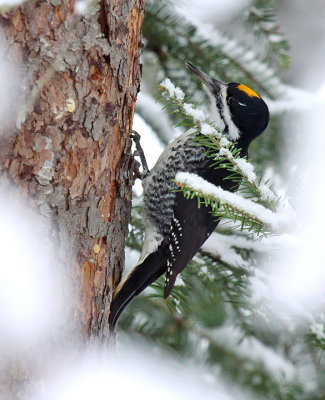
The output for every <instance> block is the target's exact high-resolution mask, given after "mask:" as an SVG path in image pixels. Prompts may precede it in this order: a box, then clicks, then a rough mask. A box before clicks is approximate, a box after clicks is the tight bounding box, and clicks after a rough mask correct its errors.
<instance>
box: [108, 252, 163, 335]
mask: <svg viewBox="0 0 325 400" xmlns="http://www.w3.org/2000/svg"><path fill="white" fill-rule="evenodd" d="M165 271H166V259H165V257H164V254H163V251H162V249H159V250H157V251H156V252H154V253H151V254H149V255H148V257H147V258H146V259H145V260H144V261H143V262H142V263H141V264H138V265H136V266H135V268H134V269H133V271H131V273H130V274H129V275H128V276H127V277H126V279H125V280H124V281H122V282H121V283H120V284H119V286H118V287H117V288H116V290H115V293H114V295H113V300H112V303H111V307H110V314H109V320H108V322H109V329H110V332H113V331H114V328H115V325H116V323H117V321H118V319H119V317H120V315H121V314H122V311H123V310H124V308H125V307H126V306H127V305H128V304H129V303H130V301H131V300H133V298H134V297H135V296H137V295H138V294H139V293H141V292H142V291H143V290H144V289H145V288H146V287H147V286H149V285H151V284H152V283H153V282H154V281H155V280H156V279H158V278H159V277H160V276H161V275H162V274H163V273H164V272H165Z"/></svg>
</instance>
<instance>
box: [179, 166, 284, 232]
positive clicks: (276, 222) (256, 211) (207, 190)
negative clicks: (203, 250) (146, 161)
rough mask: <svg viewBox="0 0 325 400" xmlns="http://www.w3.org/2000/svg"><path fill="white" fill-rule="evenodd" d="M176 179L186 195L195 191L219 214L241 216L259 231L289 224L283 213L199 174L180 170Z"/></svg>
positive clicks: (246, 223)
mask: <svg viewBox="0 0 325 400" xmlns="http://www.w3.org/2000/svg"><path fill="white" fill-rule="evenodd" d="M175 180H176V183H177V185H178V186H179V187H181V190H182V191H183V192H184V194H185V195H187V196H188V197H191V194H192V193H194V194H195V195H197V196H199V197H200V198H204V200H205V202H206V203H207V202H208V204H209V205H211V206H212V210H213V211H214V212H216V213H217V215H218V216H222V217H226V218H231V219H234V218H233V216H235V219H238V217H241V218H243V221H244V223H243V225H246V226H248V227H252V229H253V228H254V229H255V228H257V230H258V231H263V232H265V233H267V232H279V231H282V230H283V228H284V227H285V225H286V224H287V221H286V219H285V218H283V216H282V215H278V214H276V213H274V212H273V211H271V210H268V209H267V208H265V207H263V206H262V205H260V204H257V203H255V202H253V201H251V200H248V199H245V198H243V197H241V196H239V195H238V194H236V193H231V192H229V191H227V190H223V189H221V188H220V187H218V186H215V185H213V184H212V183H209V182H207V181H206V180H205V179H203V178H201V177H200V176H198V175H195V174H190V173H188V172H178V173H177V174H176V178H175ZM192 197H193V196H192ZM208 204H206V205H208Z"/></svg>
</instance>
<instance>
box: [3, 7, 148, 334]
mask: <svg viewBox="0 0 325 400" xmlns="http://www.w3.org/2000/svg"><path fill="white" fill-rule="evenodd" d="M143 13H144V0H100V2H99V4H97V5H96V6H95V8H94V9H93V10H92V12H91V13H90V15H87V16H84V17H81V16H79V15H76V14H75V13H74V3H73V1H72V0H64V1H61V0H52V1H50V0H34V1H29V2H27V3H25V4H23V5H22V6H20V7H18V8H16V9H15V10H12V11H9V12H7V13H5V14H2V15H0V23H1V27H2V32H1V38H0V39H1V41H2V46H3V47H4V49H2V50H3V51H2V52H3V54H5V57H6V58H5V62H6V63H7V64H8V65H10V66H11V67H12V71H14V70H18V72H19V76H20V82H19V85H20V86H19V97H20V100H19V99H18V98H17V99H16V100H15V101H14V103H15V104H18V107H17V109H16V112H12V107H9V108H8V109H10V115H11V114H13V115H14V118H13V119H10V118H9V117H8V118H6V119H5V120H2V121H1V132H0V133H1V135H0V168H1V171H2V176H3V177H4V178H5V179H7V180H9V181H11V182H14V183H15V185H16V186H18V187H19V188H21V190H23V191H24V192H25V193H28V195H29V197H30V198H32V199H33V200H34V205H35V206H37V207H38V208H39V210H40V212H41V214H42V215H43V216H45V217H46V218H47V219H48V220H49V221H50V223H51V229H50V231H49V232H48V234H49V236H51V237H53V235H54V237H55V239H56V242H57V245H58V247H59V251H58V252H57V253H56V261H57V268H58V269H59V270H62V271H64V279H63V281H65V279H67V277H69V279H70V280H71V281H72V284H73V286H74V287H75V288H76V290H75V293H74V295H75V296H74V299H76V301H75V302H74V303H72V304H71V303H67V305H66V315H65V318H66V327H68V328H67V330H69V331H73V330H74V331H79V332H81V333H82V337H83V338H85V339H89V338H105V337H107V332H108V326H107V324H108V322H107V320H108V314H109V304H110V299H111V295H112V290H113V288H114V286H115V285H116V283H117V282H118V280H119V279H120V276H121V273H122V270H123V265H124V245H125V237H126V235H127V231H128V222H129V217H130V208H131V187H132V183H133V172H132V165H133V163H132V161H133V160H132V156H131V155H130V147H131V140H130V139H129V130H130V128H131V125H132V118H133V112H134V106H135V100H136V95H137V93H138V91H139V85H140V75H141V68H140V63H139V55H140V48H141V39H140V30H141V26H142V20H143ZM18 100H19V101H18ZM21 100H22V101H21Z"/></svg>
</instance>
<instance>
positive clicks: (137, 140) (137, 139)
mask: <svg viewBox="0 0 325 400" xmlns="http://www.w3.org/2000/svg"><path fill="white" fill-rule="evenodd" d="M130 132H131V134H130V137H131V138H132V139H133V140H134V143H135V148H136V151H135V152H134V153H133V155H134V156H139V157H140V160H141V164H142V169H143V172H142V174H141V179H143V178H145V177H146V176H147V175H148V174H149V172H150V171H149V168H148V164H147V160H146V157H145V155H144V151H143V149H142V147H141V144H140V138H141V136H140V135H139V134H138V132H136V131H134V130H130Z"/></svg>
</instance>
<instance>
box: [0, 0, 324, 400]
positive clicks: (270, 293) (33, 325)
mask: <svg viewBox="0 0 325 400" xmlns="http://www.w3.org/2000/svg"><path fill="white" fill-rule="evenodd" d="M245 1H246V0H245ZM246 2H247V1H246ZM8 3H9V1H3V0H1V3H0V5H2V4H6V5H7V4H8ZM243 3H244V1H243V0H228V1H227V2H225V1H224V0H218V1H217V0H187V1H186V2H185V1H184V2H183V6H179V10H180V12H184V13H185V11H186V14H187V15H192V16H193V17H195V18H199V19H200V20H201V22H202V24H205V23H215V24H217V26H218V27H219V28H220V30H222V29H223V28H225V27H227V29H228V30H229V21H230V20H231V18H233V17H234V16H235V15H236V13H237V12H238V9H239V7H242V6H243ZM11 4H16V2H14V1H12V0H11ZM311 4H312V6H311ZM80 10H81V11H82V10H83V7H82V4H80ZM324 14H325V3H324V2H323V1H322V0H313V2H312V3H311V2H306V1H304V0H290V1H286V2H284V4H283V5H282V6H281V7H280V9H279V18H280V23H281V27H282V30H283V31H284V32H285V34H286V35H287V37H288V38H289V42H290V43H291V46H292V49H291V52H290V56H291V63H292V65H291V68H290V70H289V71H288V72H286V73H285V75H284V79H285V81H286V82H287V83H288V85H290V87H288V88H287V98H286V99H285V100H284V101H283V102H281V103H270V110H271V112H272V111H273V112H279V111H282V110H284V109H288V110H296V112H295V113H294V114H290V116H288V118H287V119H286V120H285V124H286V126H285V129H283V131H284V132H287V133H286V134H287V135H288V136H289V139H290V140H289V141H288V143H289V146H288V148H287V149H286V152H285V153H286V154H287V155H288V166H287V171H288V176H287V180H286V181H285V183H283V185H284V186H283V187H279V188H278V189H279V190H282V191H283V192H284V193H287V192H290V195H292V196H293V197H294V199H295V207H296V212H297V216H298V217H297V219H296V221H297V222H296V224H295V226H294V228H293V230H292V231H291V232H289V233H288V234H287V235H284V236H282V237H280V239H275V238H271V239H269V240H264V241H262V242H260V243H257V244H256V247H258V246H260V248H270V246H275V247H276V248H278V249H279V250H278V255H277V258H276V259H275V260H274V263H273V264H272V265H270V266H269V270H267V269H266V271H265V272H264V273H265V275H263V276H262V279H260V277H259V276H256V277H255V279H254V280H252V290H253V296H255V298H256V301H258V300H259V299H260V298H267V300H268V301H269V302H271V303H272V304H273V305H274V307H275V308H274V309H275V310H278V311H275V313H278V314H279V315H280V314H284V315H285V316H286V318H287V317H288V315H290V318H291V319H290V324H291V327H294V326H296V325H299V324H305V323H309V324H310V326H311V330H312V331H313V332H318V334H319V335H320V337H322V335H324V333H323V331H322V330H321V329H320V327H321V325H320V324H321V323H324V322H325V321H324V320H322V318H324V317H323V316H322V315H321V314H320V313H319V312H317V306H319V305H323V301H324V287H325V266H324V256H323V248H324V244H323V243H324V233H323V232H324V224H325V207H324V195H325V179H324V176H323V171H324V170H325V157H324V148H325V135H324V128H323V127H324V126H325V113H324V110H325V108H324V107H325V78H324V67H323V66H324V62H325V59H324V58H325V55H324V54H325V40H324V39H325V24H324V22H323V16H324ZM0 72H1V73H0V88H1V94H2V95H1V101H0V107H1V109H3V108H4V107H5V106H6V102H4V101H3V99H6V98H7V97H10V92H11V87H12V82H11V81H10V79H8V76H10V78H11V79H12V74H8V71H6V66H5V65H4V63H1V64H0ZM144 86H145V85H144ZM292 87H295V88H296V89H295V90H294V89H292ZM140 103H142V104H143V106H146V104H147V103H146V94H145V92H143V93H140V95H139V106H140ZM155 112H157V115H159V109H158V110H157V108H156V109H155ZM1 115H3V114H2V113H1ZM161 115H163V112H162V111H161ZM293 116H294V117H293ZM159 118H160V117H159ZM160 120H161V121H162V123H164V120H163V118H160ZM133 128H134V129H135V130H137V131H138V132H140V133H141V136H142V145H143V148H144V151H145V154H146V156H147V159H148V164H149V167H152V166H153V165H154V163H155V160H156V159H157V158H158V156H159V154H160V152H161V151H162V149H163V146H162V144H161V143H160V142H159V141H158V140H157V139H156V137H155V135H154V133H153V132H151V130H150V128H149V127H148V126H147V125H146V123H145V122H144V121H143V120H142V119H141V118H140V117H139V115H137V114H136V115H135V119H134V125H133ZM166 136H167V137H170V138H172V137H173V136H174V133H173V132H168V133H166ZM293 157H296V160H295V159H294V158H293ZM292 165H295V169H293V168H291V166H292ZM297 177H304V181H305V183H304V185H302V186H301V185H298V187H297V182H298V179H297ZM140 186H141V185H140V184H139V183H137V191H138V192H140V191H141V187H140ZM1 198H2V199H1V202H0V218H1V222H2V223H1V227H0V239H1V240H0V246H1V254H2V260H3V262H2V265H1V267H0V352H1V353H3V352H10V351H15V352H19V349H20V348H27V347H28V346H33V345H35V342H37V341H38V340H41V341H42V343H46V341H47V340H50V337H51V336H50V332H51V330H52V329H54V328H55V324H57V323H59V322H58V321H59V319H60V318H59V313H60V307H61V306H60V296H59V294H58V293H53V291H52V282H53V279H55V277H53V268H51V263H50V262H49V261H48V258H47V248H46V246H47V244H46V243H45V244H40V240H39V236H37V235H36V234H35V235H33V232H34V231H35V229H34V228H35V221H37V218H38V217H37V216H35V215H34V216H31V215H29V214H28V215H27V217H26V210H24V207H23V206H22V204H23V202H24V199H22V201H21V202H20V204H18V205H17V204H13V202H12V201H11V197H10V191H9V195H8V188H2V189H1ZM218 239H219V240H218ZM242 245H243V246H244V245H245V244H242ZM207 246H210V247H211V246H212V250H213V249H215V248H216V246H219V248H218V252H219V253H221V255H222V257H224V258H227V256H228V257H229V256H230V257H231V256H233V255H232V254H231V253H230V252H231V249H230V246H229V243H226V242H225V241H221V237H220V235H219V236H218V235H217V234H216V235H214V237H213V238H212V241H211V242H210V243H209V244H208V245H207ZM17 249H19V251H17ZM13 254H14V255H15V256H14V257H13V256H12V255H13ZM6 256H8V257H6ZM17 276H18V277H19V279H18V283H17ZM265 282H266V283H265ZM274 309H273V311H274ZM49 310H51V318H49ZM315 310H316V311H315ZM218 335H219V337H220V340H221V342H222V343H223V345H226V344H227V340H230V339H231V337H232V339H233V340H234V341H235V340H236V332H234V331H233V330H232V331H231V332H228V331H227V329H226V328H223V331H220V332H219V333H218ZM231 343H232V342H231ZM231 343H230V346H231V345H232V344H231ZM129 346H130V345H129ZM139 346H140V345H139ZM258 346H259V344H258V343H257V344H256V346H255V348H254V346H253V347H252V343H250V346H247V343H246V342H245V340H244V341H242V342H241V345H240V347H241V349H240V351H242V352H246V353H250V352H252V349H253V350H254V351H253V353H254V354H253V355H252V357H256V358H257V359H259V358H261V360H262V362H263V363H264V364H265V365H267V366H268V368H269V369H270V371H273V372H274V373H277V372H276V371H279V370H280V371H285V373H286V374H288V375H290V374H292V373H293V372H292V371H293V368H294V366H292V365H287V364H286V362H285V361H284V360H282V359H279V358H278V357H277V355H276V354H274V353H270V352H267V351H266V349H264V348H263V349H261V348H258ZM43 349H44V348H43V347H42V346H41V345H40V346H39V352H40V353H41V352H42V351H43ZM118 352H119V356H118V357H114V359H113V360H112V359H109V357H106V358H105V357H104V359H105V361H104V360H103V356H102V355H101V356H99V355H98V354H97V352H96V351H95V350H94V351H89V352H87V353H85V354H80V356H79V358H78V359H77V360H76V359H75V358H74V361H71V360H68V359H67V363H66V364H67V368H62V367H61V365H55V364H54V365H53V363H52V364H51V370H49V371H44V376H42V377H40V379H42V380H43V381H44V382H45V383H44V385H45V386H44V389H43V391H42V393H41V394H35V397H33V398H32V399H33V400H34V399H35V400H38V399H52V398H55V399H56V400H65V399H72V400H74V399H78V400H82V399H88V398H90V397H95V398H105V397H108V396H110V397H117V396H118V397H119V398H121V399H126V398H130V397H131V396H132V398H135V399H137V398H140V395H139V396H138V397H137V395H136V394H135V393H137V392H139V391H141V399H151V398H153V397H154V398H157V399H159V398H169V399H183V398H185V397H186V398H189V399H197V398H206V399H210V398H211V399H212V398H213V399H215V398H218V399H221V400H223V399H225V400H228V399H234V398H236V399H252V397H251V394H245V393H243V392H240V393H239V391H238V390H237V389H236V388H234V387H230V385H228V384H227V383H225V382H218V385H217V387H218V388H219V389H218V390H217V391H216V389H215V387H216V385H213V387H212V383H214V379H215V378H214V377H211V376H210V375H209V373H208V372H207V371H201V370H200V371H198V370H197V369H196V368H195V367H193V366H184V361H183V362H182V366H181V367H180V365H178V364H177V362H176V361H175V360H173V361H171V360H170V359H167V358H166V359H164V358H162V357H160V358H159V363H158V362H157V361H156V359H155V358H154V357H152V356H149V354H150V348H146V346H145V345H144V344H143V345H141V347H140V350H138V352H137V351H136V350H135V349H130V347H129V350H128V351H127V352H122V351H120V350H119V351H118ZM140 353H141V356H140ZM107 359H108V361H107ZM158 365H159V366H158ZM2 368H6V365H5V362H4V360H0V373H1V370H2ZM181 369H182V373H181V374H180V370H181ZM148 370H149V371H151V372H150V375H149V376H148V373H147V371H148ZM184 381H186V382H191V384H190V385H189V386H188V387H187V389H186V393H185V392H184V390H185V388H184ZM148 382H149V383H148ZM166 382H168V385H166ZM114 387H115V388H116V391H114ZM94 388H96V390H97V392H96V393H94Z"/></svg>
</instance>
